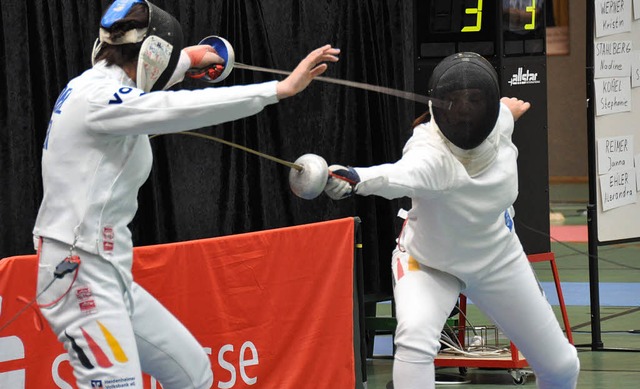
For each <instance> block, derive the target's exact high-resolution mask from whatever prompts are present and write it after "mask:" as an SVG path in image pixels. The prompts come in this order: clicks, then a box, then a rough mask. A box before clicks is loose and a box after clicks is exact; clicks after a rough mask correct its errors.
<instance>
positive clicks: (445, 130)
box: [428, 52, 500, 150]
mask: <svg viewBox="0 0 640 389" xmlns="http://www.w3.org/2000/svg"><path fill="white" fill-rule="evenodd" d="M428 88H429V92H428V93H429V96H432V97H434V98H437V99H441V100H445V101H450V102H451V109H449V110H446V109H442V108H438V107H433V110H432V112H433V116H434V118H433V119H434V120H435V122H436V124H437V125H438V127H439V128H440V131H441V132H442V134H443V135H444V136H445V137H446V138H447V139H448V140H449V141H450V142H451V143H453V144H454V145H455V146H457V147H459V148H461V149H464V150H470V149H473V148H475V147H477V146H479V145H480V144H481V143H482V142H483V141H484V140H485V139H486V138H487V136H489V134H490V133H491V131H492V130H493V127H494V126H495V124H496V121H497V120H498V113H499V112H500V89H499V83H498V75H497V73H496V71H495V69H494V68H493V66H491V64H490V63H489V61H487V60H486V59H484V57H482V56H480V55H478V54H476V53H470V52H464V53H458V54H453V55H450V56H448V57H446V58H445V59H443V60H442V61H441V62H440V63H439V64H438V65H437V66H436V67H435V69H434V70H433V73H432V75H431V78H430V79H429V86H428Z"/></svg>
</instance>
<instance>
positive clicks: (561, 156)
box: [547, 0, 588, 181]
mask: <svg viewBox="0 0 640 389" xmlns="http://www.w3.org/2000/svg"><path fill="white" fill-rule="evenodd" d="M586 14H587V7H586V2H584V1H580V0H578V1H576V0H574V1H570V2H569V34H570V36H569V39H570V42H569V45H570V46H569V55H560V56H549V57H548V58H547V77H548V86H547V97H548V108H547V110H548V122H549V176H550V180H551V181H567V180H570V181H575V180H585V181H586V179H587V176H588V170H587V161H588V158H587V106H586V101H585V100H586V96H587V92H586V81H585V79H586V78H585V77H586V75H585V66H586V65H585V63H586V36H585V34H586Z"/></svg>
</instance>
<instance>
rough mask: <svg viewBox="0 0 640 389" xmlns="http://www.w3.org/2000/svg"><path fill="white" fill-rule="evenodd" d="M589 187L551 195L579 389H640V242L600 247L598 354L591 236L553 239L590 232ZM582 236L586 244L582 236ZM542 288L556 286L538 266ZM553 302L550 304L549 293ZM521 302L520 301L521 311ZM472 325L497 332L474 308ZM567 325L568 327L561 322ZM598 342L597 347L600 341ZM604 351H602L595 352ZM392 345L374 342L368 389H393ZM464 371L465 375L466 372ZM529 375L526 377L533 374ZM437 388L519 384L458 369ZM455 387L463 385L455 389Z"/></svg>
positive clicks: (440, 374) (381, 312)
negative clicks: (572, 229) (567, 229)
mask: <svg viewBox="0 0 640 389" xmlns="http://www.w3.org/2000/svg"><path fill="white" fill-rule="evenodd" d="M587 199H588V188H587V185H586V184H556V185H552V186H551V188H550V208H551V215H550V217H551V220H552V221H551V225H552V233H551V235H552V237H551V250H552V252H553V253H554V254H555V258H556V264H557V266H558V271H559V275H560V280H561V283H562V289H563V295H564V299H565V304H566V306H567V313H568V317H569V322H570V325H571V329H572V334H573V339H574V344H575V345H576V346H577V347H578V351H579V357H580V362H581V372H580V378H579V382H578V388H580V389H627V388H630V389H631V388H638V387H640V293H638V290H640V289H639V287H640V242H636V243H627V244H621V245H610V246H600V247H599V249H598V256H599V260H598V268H599V281H600V285H601V287H600V305H601V307H600V311H599V312H600V326H601V335H600V339H599V340H600V341H601V342H602V348H601V349H600V350H595V351H594V347H593V345H594V335H593V332H592V325H591V307H590V304H589V296H588V293H589V292H588V283H589V261H588V247H587V242H586V241H585V239H583V237H584V234H576V233H574V234H573V235H574V237H573V238H572V237H571V236H568V237H567V236H566V235H563V238H562V240H561V241H558V240H555V238H554V230H553V227H554V226H576V227H578V226H582V231H583V232H584V228H586V224H587V218H586V204H587ZM578 235H580V236H578ZM533 267H534V269H535V270H536V273H537V275H538V278H539V279H540V281H541V283H542V284H543V286H545V290H546V287H547V286H549V285H551V287H553V286H552V282H553V275H552V273H551V269H550V265H549V262H540V263H534V264H533ZM547 296H551V294H550V293H547ZM550 302H551V304H552V305H554V309H555V311H556V315H557V316H558V319H559V320H560V321H561V320H562V315H561V312H560V309H559V306H558V305H557V302H552V301H551V297H550ZM519 303H520V302H518V301H514V304H519ZM377 310H378V313H377V315H378V316H385V315H390V313H391V305H390V304H388V303H384V302H383V303H379V304H378V308H377ZM467 318H468V320H469V322H470V323H471V324H473V325H474V326H475V325H489V324H491V323H490V322H489V321H488V320H487V319H486V318H485V317H484V315H483V314H482V313H481V312H479V311H478V310H477V309H476V307H475V306H474V305H472V304H471V305H469V306H468V309H467ZM561 323H562V321H561ZM597 340H598V338H597V336H596V337H595V341H597ZM596 348H598V347H596ZM392 353H393V352H392V337H391V335H389V334H380V335H377V336H376V338H375V344H374V356H373V358H370V359H368V360H367V387H368V389H390V388H392V377H391V370H392V364H393V359H392ZM463 370H464V369H463ZM525 370H526V369H523V372H525V373H526V371H525ZM436 374H437V379H438V380H439V381H441V382H442V383H440V384H437V385H436V386H437V387H442V388H444V387H460V388H469V389H489V388H505V387H514V386H515V385H516V383H515V380H514V378H513V377H512V376H511V375H510V373H509V372H508V371H507V370H501V369H492V368H468V369H466V372H465V374H464V375H462V374H461V371H460V369H459V368H457V367H455V368H438V369H437V370H436ZM452 381H463V382H464V383H454V382H452ZM518 386H524V387H535V376H534V375H528V376H525V377H524V383H523V384H521V385H518Z"/></svg>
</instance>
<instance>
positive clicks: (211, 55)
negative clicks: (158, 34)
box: [182, 45, 224, 69]
mask: <svg viewBox="0 0 640 389" xmlns="http://www.w3.org/2000/svg"><path fill="white" fill-rule="evenodd" d="M182 51H184V52H185V53H186V54H187V55H188V56H189V59H190V60H191V66H190V68H196V69H204V68H206V67H208V66H211V65H215V64H220V65H222V64H224V59H222V57H221V56H219V55H218V52H216V50H215V49H214V48H213V47H211V46H209V45H195V46H188V47H185V48H184V49H182Z"/></svg>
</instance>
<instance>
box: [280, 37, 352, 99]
mask: <svg viewBox="0 0 640 389" xmlns="http://www.w3.org/2000/svg"><path fill="white" fill-rule="evenodd" d="M338 54H340V49H336V48H333V47H331V45H324V46H322V47H320V48H317V49H315V50H313V51H312V52H311V53H309V54H308V55H307V56H306V57H305V58H304V59H303V60H302V61H300V63H299V64H298V66H296V68H295V69H294V70H293V72H292V73H291V74H290V75H289V76H288V77H287V78H285V79H284V80H282V81H280V82H279V83H278V86H277V94H278V99H284V98H285V97H291V96H293V95H295V94H297V93H299V92H302V91H303V90H304V89H305V88H306V87H307V86H308V85H309V84H310V83H311V81H312V80H313V79H314V78H315V77H317V76H319V75H321V74H322V73H324V72H325V70H327V67H328V65H327V64H326V63H325V62H338Z"/></svg>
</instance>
